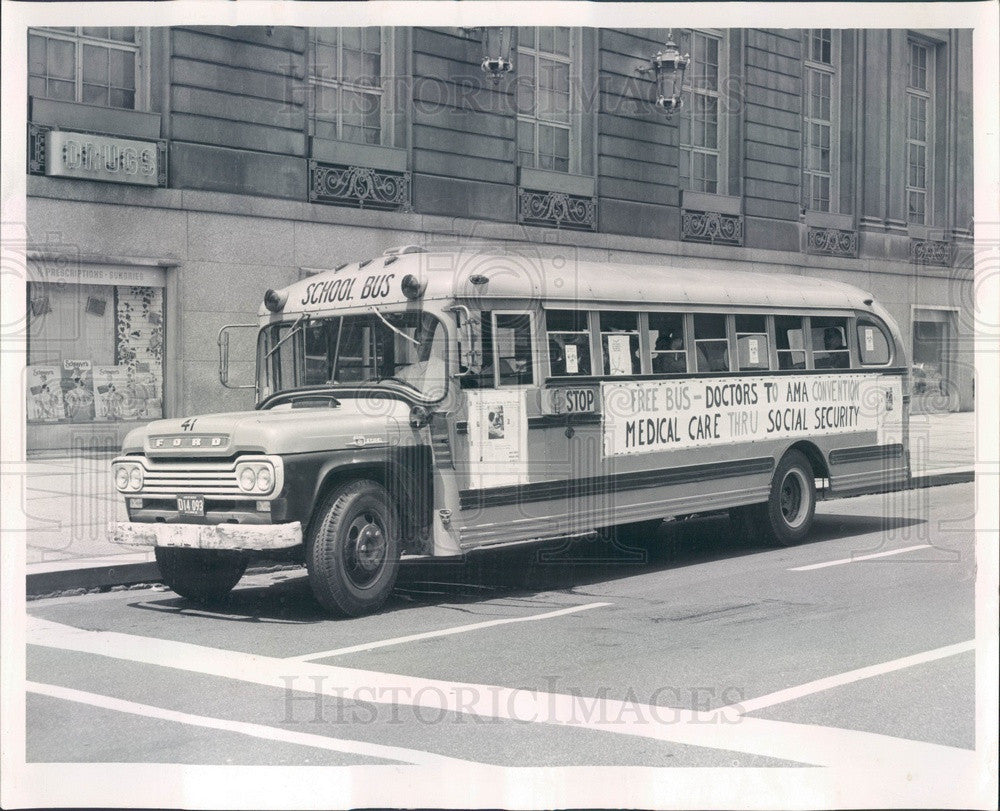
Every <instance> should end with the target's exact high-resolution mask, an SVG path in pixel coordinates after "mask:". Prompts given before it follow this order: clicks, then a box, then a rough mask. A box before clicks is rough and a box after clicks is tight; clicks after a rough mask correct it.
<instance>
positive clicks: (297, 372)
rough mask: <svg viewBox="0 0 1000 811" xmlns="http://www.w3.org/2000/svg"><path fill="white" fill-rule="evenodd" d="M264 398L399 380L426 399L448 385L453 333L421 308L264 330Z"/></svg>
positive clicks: (435, 397) (440, 394)
mask: <svg viewBox="0 0 1000 811" xmlns="http://www.w3.org/2000/svg"><path fill="white" fill-rule="evenodd" d="M259 350H260V351H259V355H258V357H259V358H260V364H259V370H258V374H259V387H260V392H261V398H262V399H266V398H268V397H270V396H272V395H274V394H277V393H279V392H283V391H293V390H295V389H304V388H315V387H317V386H319V387H323V386H353V385H357V384H359V383H363V384H369V385H370V384H372V383H382V382H386V383H387V384H395V385H397V386H402V387H403V388H406V389H410V390H412V391H413V392H414V393H416V394H417V395H419V396H420V397H421V398H423V399H426V400H440V399H441V398H442V397H443V396H444V394H445V389H446V387H447V332H446V330H445V327H444V325H443V324H442V323H441V322H440V321H439V320H438V319H437V318H436V317H434V316H433V315H431V314H429V313H422V312H419V311H410V312H405V313H376V312H375V311H374V310H373V311H371V312H369V313H367V314H360V315H350V316H343V317H333V318H312V319H308V320H300V321H297V322H289V323H286V324H272V325H270V326H268V327H265V328H264V329H263V330H261V334H260V346H259Z"/></svg>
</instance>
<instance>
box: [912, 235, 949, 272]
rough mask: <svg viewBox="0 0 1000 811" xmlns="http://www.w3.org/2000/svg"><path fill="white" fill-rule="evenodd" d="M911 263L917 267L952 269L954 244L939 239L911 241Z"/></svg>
mask: <svg viewBox="0 0 1000 811" xmlns="http://www.w3.org/2000/svg"><path fill="white" fill-rule="evenodd" d="M910 261H911V262H913V263H914V264H917V265H938V266H940V267H950V266H951V263H952V243H951V242H948V241H946V240H939V239H911V240H910Z"/></svg>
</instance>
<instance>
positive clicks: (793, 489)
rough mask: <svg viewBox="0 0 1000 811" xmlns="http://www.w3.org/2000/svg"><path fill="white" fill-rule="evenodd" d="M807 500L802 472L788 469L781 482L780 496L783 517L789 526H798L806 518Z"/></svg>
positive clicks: (779, 502)
mask: <svg viewBox="0 0 1000 811" xmlns="http://www.w3.org/2000/svg"><path fill="white" fill-rule="evenodd" d="M807 501H808V498H807V496H806V485H805V481H804V479H803V477H802V474H801V473H800V472H799V471H798V470H790V471H788V473H786V474H785V478H784V480H782V482H781V494H780V495H779V497H778V505H779V507H780V508H781V517H782V518H783V519H784V520H785V523H786V524H787V525H788V526H790V527H797V526H798V525H799V524H801V523H802V522H803V521H804V520H805V514H806V510H807V507H808V505H807V503H806V502H807Z"/></svg>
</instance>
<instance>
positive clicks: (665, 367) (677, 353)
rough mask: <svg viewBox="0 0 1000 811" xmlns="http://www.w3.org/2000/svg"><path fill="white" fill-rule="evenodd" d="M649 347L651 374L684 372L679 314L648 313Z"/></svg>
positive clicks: (685, 351) (685, 363) (682, 336)
mask: <svg viewBox="0 0 1000 811" xmlns="http://www.w3.org/2000/svg"><path fill="white" fill-rule="evenodd" d="M649 347H650V354H651V355H652V362H651V367H650V368H652V370H653V374H677V373H680V372H686V371H687V350H686V349H685V348H684V316H683V315H682V314H681V313H650V314H649Z"/></svg>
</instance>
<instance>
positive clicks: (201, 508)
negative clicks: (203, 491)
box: [177, 496, 205, 515]
mask: <svg viewBox="0 0 1000 811" xmlns="http://www.w3.org/2000/svg"><path fill="white" fill-rule="evenodd" d="M177 512H179V513H180V514H181V515H204V514H205V497H204V496H177Z"/></svg>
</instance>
